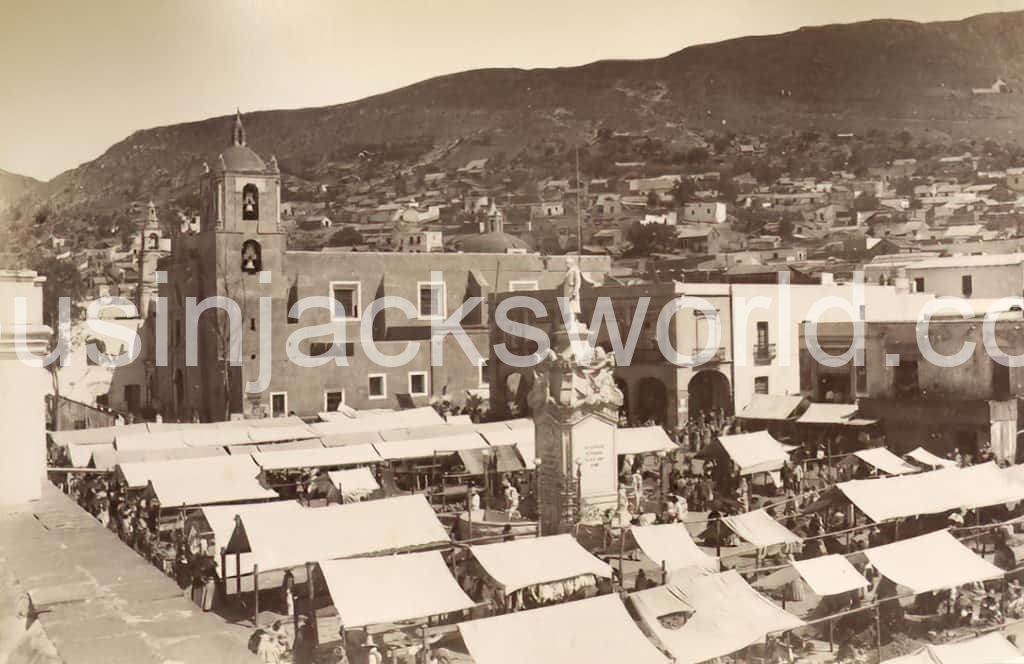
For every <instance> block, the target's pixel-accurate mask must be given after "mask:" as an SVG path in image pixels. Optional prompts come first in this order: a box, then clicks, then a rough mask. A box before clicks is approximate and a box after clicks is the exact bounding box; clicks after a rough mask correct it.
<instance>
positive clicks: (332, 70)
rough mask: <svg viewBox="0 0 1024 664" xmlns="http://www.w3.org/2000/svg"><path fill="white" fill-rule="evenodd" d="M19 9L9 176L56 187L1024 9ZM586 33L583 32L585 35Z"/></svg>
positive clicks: (3, 69)
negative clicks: (182, 148) (547, 81)
mask: <svg viewBox="0 0 1024 664" xmlns="http://www.w3.org/2000/svg"><path fill="white" fill-rule="evenodd" d="M405 4H406V3H401V2H396V0H385V1H383V2H378V3H375V4H374V5H372V6H367V5H357V4H355V3H352V2H350V1H349V0H339V1H336V2H330V1H328V0H309V1H307V2H296V3H289V4H287V5H283V4H281V5H279V4H275V3H272V2H269V0H225V1H222V2H218V3H203V2H201V0H177V1H175V2H168V3H159V2H148V3H147V2H140V3H132V4H129V5H121V4H119V3H117V2H114V1H113V0H95V1H94V2H92V3H70V2H69V3H66V4H65V3H60V2H52V1H49V2H48V1H46V0H43V1H41V2H38V3H17V4H16V3H15V2H14V1H13V0H5V1H4V4H3V5H2V6H0V19H2V20H0V39H2V41H3V43H4V44H5V45H6V46H7V50H8V53H9V54H17V55H18V57H16V58H15V57H8V58H6V59H4V61H3V62H0V83H2V84H3V87H4V89H6V90H8V91H9V95H8V96H7V97H6V98H5V100H4V103H3V104H0V169H3V170H7V171H10V172H14V173H20V174H23V175H30V176H33V177H37V178H39V179H43V180H47V179H50V178H52V177H53V176H55V175H57V174H59V173H60V172H63V171H65V170H68V169H70V168H74V167H76V166H77V165H79V164H81V163H83V162H86V161H89V160H92V159H94V158H96V157H98V156H99V155H100V154H102V153H103V152H104V151H105V150H106V149H107V148H109V147H110V146H111V145H113V144H114V143H116V142H118V141H120V140H123V139H124V138H125V137H127V136H129V135H130V134H132V133H133V132H135V131H138V130H141V129H148V128H151V127H156V126H161V125H169V124H177V123H180V122H191V121H198V120H202V119H205V118H209V117H216V116H222V115H228V114H230V113H232V112H234V110H235V108H236V107H237V108H241V109H242V111H243V113H244V112H253V111H262V110H274V109H289V108H304V107H318V106H328V105H333V104H340V103H345V102H349V101H354V100H357V99H362V98H365V97H368V96H371V95H375V94H380V93H383V92H387V91H389V90H393V89H396V88H400V87H403V86H406V85H410V84H412V83H416V82H417V81H421V80H424V79H428V78H432V77H436V76H442V75H445V74H451V73H455V72H459V71H466V70H470V69H479V68H491V67H515V68H522V69H534V68H546V67H569V66H576V65H582V64H586V63H588V62H593V61H595V60H605V59H645V58H655V57H662V56H665V55H668V54H670V53H673V52H676V51H678V50H681V49H683V48H686V47H688V46H692V45H695V44H701V43H710V42H718V41H723V40H726V39H731V38H735V37H742V36H747V35H755V34H756V35H763V34H775V33H781V32H788V31H790V30H795V29H797V28H800V27H805V26H811V25H824V24H829V23H850V22H855V21H862V20H870V19H880V18H889V19H908V20H916V21H936V20H958V19H963V18H966V17H968V16H972V15H975V14H980V13H988V12H996V11H1012V10H1018V9H1024V2H1022V1H1020V0H1017V1H1010V0H983V1H982V2H977V3H973V5H972V6H969V7H965V3H963V2H951V1H950V0H932V1H930V2H929V1H922V0H908V1H906V2H902V3H899V4H898V5H897V6H895V7H894V6H892V5H893V3H888V2H881V0H863V1H862V2H859V3H856V5H855V6H854V5H848V4H840V3H818V4H813V5H807V4H806V3H803V2H800V0H781V1H780V2H777V3H774V5H765V4H763V3H758V2H755V1H754V0H725V1H724V2H717V3H700V4H698V3H693V2H678V0H652V1H650V2H647V3H645V5H643V6H642V7H637V6H622V5H619V4H615V5H612V4H610V3H609V4H608V6H606V7H605V6H601V5H596V6H595V5H594V4H593V3H586V2H582V0H570V1H568V2H563V3H560V4H557V5H556V4H552V3H541V2H538V0H525V1H524V2H520V3H519V4H518V5H515V6H509V5H504V4H502V5H497V6H487V5H480V4H471V3H469V2H466V1H465V0H452V1H450V2H447V3H445V4H444V5H443V6H436V5H431V6H428V5H426V4H425V3H424V4H414V5H408V6H404V5H405ZM574 34H575V35H582V36H583V37H582V38H579V37H577V38H571V36H572V35H574Z"/></svg>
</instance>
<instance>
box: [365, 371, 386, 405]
mask: <svg viewBox="0 0 1024 664" xmlns="http://www.w3.org/2000/svg"><path fill="white" fill-rule="evenodd" d="M367 380H368V385H369V390H370V398H371V399H384V398H387V396H388V379H387V376H385V375H384V374H371V375H369V376H367Z"/></svg>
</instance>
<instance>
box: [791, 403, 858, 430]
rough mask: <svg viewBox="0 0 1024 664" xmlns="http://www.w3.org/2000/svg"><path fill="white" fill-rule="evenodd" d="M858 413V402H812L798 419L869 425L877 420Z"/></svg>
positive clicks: (807, 422)
mask: <svg viewBox="0 0 1024 664" xmlns="http://www.w3.org/2000/svg"><path fill="white" fill-rule="evenodd" d="M856 413H857V405H856V404H848V403H812V404H810V405H808V406H807V410H806V411H804V414H803V415H801V416H800V417H798V418H797V419H796V421H797V422H799V423H800V424H842V425H848V426H868V425H871V424H874V423H875V422H876V421H877V420H868V419H864V418H858V417H854V415H856Z"/></svg>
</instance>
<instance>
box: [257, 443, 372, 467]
mask: <svg viewBox="0 0 1024 664" xmlns="http://www.w3.org/2000/svg"><path fill="white" fill-rule="evenodd" d="M252 458H253V460H255V461H256V463H257V465H259V467H260V468H262V469H263V470H283V469H286V468H324V467H329V466H355V465H358V464H364V463H377V462H379V461H380V460H381V458H380V455H379V454H377V450H376V449H374V447H373V445H346V446H345V447H319V448H314V449H308V450H280V451H279V450H273V449H271V450H269V451H266V452H256V453H254V454H253V455H252Z"/></svg>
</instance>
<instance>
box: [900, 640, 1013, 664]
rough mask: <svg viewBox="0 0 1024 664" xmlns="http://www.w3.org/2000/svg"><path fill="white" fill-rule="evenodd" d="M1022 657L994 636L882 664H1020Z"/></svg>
mask: <svg viewBox="0 0 1024 664" xmlns="http://www.w3.org/2000/svg"><path fill="white" fill-rule="evenodd" d="M1022 662H1024V657H1022V656H1021V654H1020V652H1019V651H1018V650H1017V648H1016V647H1014V645H1013V644H1012V643H1010V642H1009V641H1007V640H1006V637H1005V636H1003V635H1002V634H1000V633H998V632H996V633H992V634H986V635H984V636H979V637H976V638H973V639H967V640H965V641H957V642H956V643H944V644H941V645H928V646H925V647H924V648H922V649H920V650H918V651H917V652H915V653H912V654H910V655H903V656H902V657H896V658H894V659H887V660H885V662H884V663H883V664H979V663H984V664H1021V663H1022Z"/></svg>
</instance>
